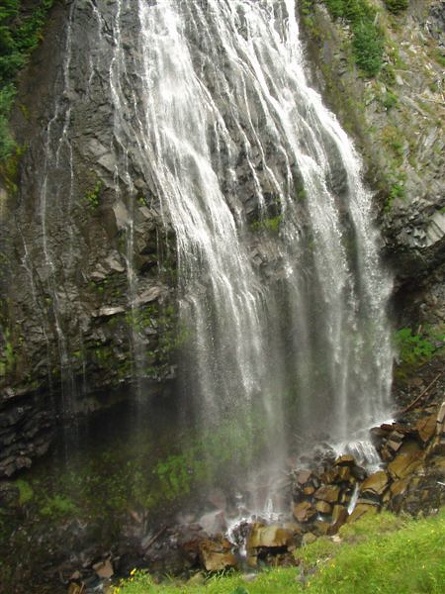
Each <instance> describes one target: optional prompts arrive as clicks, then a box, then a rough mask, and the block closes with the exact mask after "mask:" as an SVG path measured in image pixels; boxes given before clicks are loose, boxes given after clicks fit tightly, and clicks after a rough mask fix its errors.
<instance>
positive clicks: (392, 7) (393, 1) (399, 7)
mask: <svg viewBox="0 0 445 594" xmlns="http://www.w3.org/2000/svg"><path fill="white" fill-rule="evenodd" d="M383 2H384V4H385V6H386V8H387V9H388V10H389V11H390V12H392V13H394V14H398V13H399V12H402V11H403V10H406V9H407V8H408V5H409V0H383Z"/></svg>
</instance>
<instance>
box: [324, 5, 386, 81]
mask: <svg viewBox="0 0 445 594" xmlns="http://www.w3.org/2000/svg"><path fill="white" fill-rule="evenodd" d="M325 1H326V5H327V7H328V10H329V12H330V13H331V15H332V16H333V17H334V18H341V19H344V20H345V21H346V22H347V23H349V24H350V26H351V31H352V51H353V55H354V60H355V63H356V64H357V66H358V67H359V68H360V69H361V70H362V71H363V73H364V74H365V75H366V76H370V77H372V76H376V74H378V72H379V70H380V68H381V67H382V64H383V45H384V44H383V42H384V37H383V32H382V30H381V29H380V28H379V27H377V25H376V24H375V16H376V10H375V8H374V7H373V6H372V5H371V4H369V3H368V2H367V1H366V0H325Z"/></svg>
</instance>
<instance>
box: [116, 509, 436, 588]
mask: <svg viewBox="0 0 445 594" xmlns="http://www.w3.org/2000/svg"><path fill="white" fill-rule="evenodd" d="M444 551H445V510H442V511H441V512H439V513H438V515H437V516H434V517H431V518H427V519H421V520H414V519H406V518H400V517H396V516H393V515H391V514H389V513H382V514H380V515H378V516H370V517H368V518H366V517H365V518H363V519H362V520H360V521H358V522H357V523H356V524H354V525H350V526H345V527H343V528H342V530H341V531H340V534H339V537H338V538H335V540H332V539H331V538H327V537H326V538H321V539H319V540H318V541H316V542H315V543H313V544H311V545H308V546H306V547H304V548H302V549H299V550H298V551H297V552H296V556H297V558H298V559H299V566H298V567H294V568H285V569H272V570H268V571H265V572H263V573H260V574H258V575H257V576H256V577H255V578H254V579H253V580H252V581H249V580H246V577H245V576H242V575H240V574H232V575H228V576H214V577H211V578H210V579H208V580H207V581H205V578H204V577H203V576H202V579H201V581H199V579H198V580H195V582H196V581H198V582H199V583H188V584H182V585H181V584H175V583H174V582H170V583H165V584H161V585H158V584H155V583H154V582H153V580H152V579H151V578H150V577H149V576H147V575H144V574H142V573H139V574H138V573H135V574H134V575H133V576H132V577H131V578H130V579H129V580H127V581H126V582H125V583H122V584H120V585H119V586H117V587H115V588H114V590H113V594H149V593H152V594H155V593H159V594H187V593H188V594H269V593H275V592H277V593H278V592H279V593H280V594H287V593H293V594H295V593H298V592H303V591H304V592H305V593H306V594H331V593H334V592H335V594H358V593H359V594H368V593H369V594H371V593H372V594H375V593H380V594H421V593H425V594H426V593H428V594H435V593H439V592H443V589H444V584H445V552H444Z"/></svg>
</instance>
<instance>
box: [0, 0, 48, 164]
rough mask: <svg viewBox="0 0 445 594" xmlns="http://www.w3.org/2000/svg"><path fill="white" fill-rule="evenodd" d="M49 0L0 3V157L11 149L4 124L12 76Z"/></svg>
mask: <svg viewBox="0 0 445 594" xmlns="http://www.w3.org/2000/svg"><path fill="white" fill-rule="evenodd" d="M52 4H53V0H40V2H38V3H37V5H36V6H34V7H33V8H32V10H29V7H27V3H25V2H23V1H22V0H3V1H2V3H1V6H0V161H2V160H4V159H5V158H7V157H8V156H9V155H11V154H12V153H13V151H14V147H15V144H14V141H13V139H12V137H11V134H10V132H9V128H8V118H9V113H10V110H11V107H12V104H13V101H14V98H15V95H16V89H15V85H14V80H15V77H16V75H17V73H18V71H19V70H20V68H22V67H23V66H24V65H25V64H26V61H27V59H28V57H29V55H30V53H31V52H32V51H33V50H34V49H35V48H36V47H37V45H38V43H39V41H40V39H41V32H42V28H43V25H44V23H45V17H46V13H47V11H48V9H49V8H50V7H51V6H52Z"/></svg>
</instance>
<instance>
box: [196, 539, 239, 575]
mask: <svg viewBox="0 0 445 594" xmlns="http://www.w3.org/2000/svg"><path fill="white" fill-rule="evenodd" d="M199 556H200V559H201V563H202V565H203V566H204V568H205V569H206V570H207V571H223V570H224V569H227V568H229V567H236V565H237V561H236V557H235V555H234V554H233V553H232V550H231V544H230V543H229V541H228V540H226V539H221V540H210V539H206V540H203V541H202V542H201V543H200V545H199Z"/></svg>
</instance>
